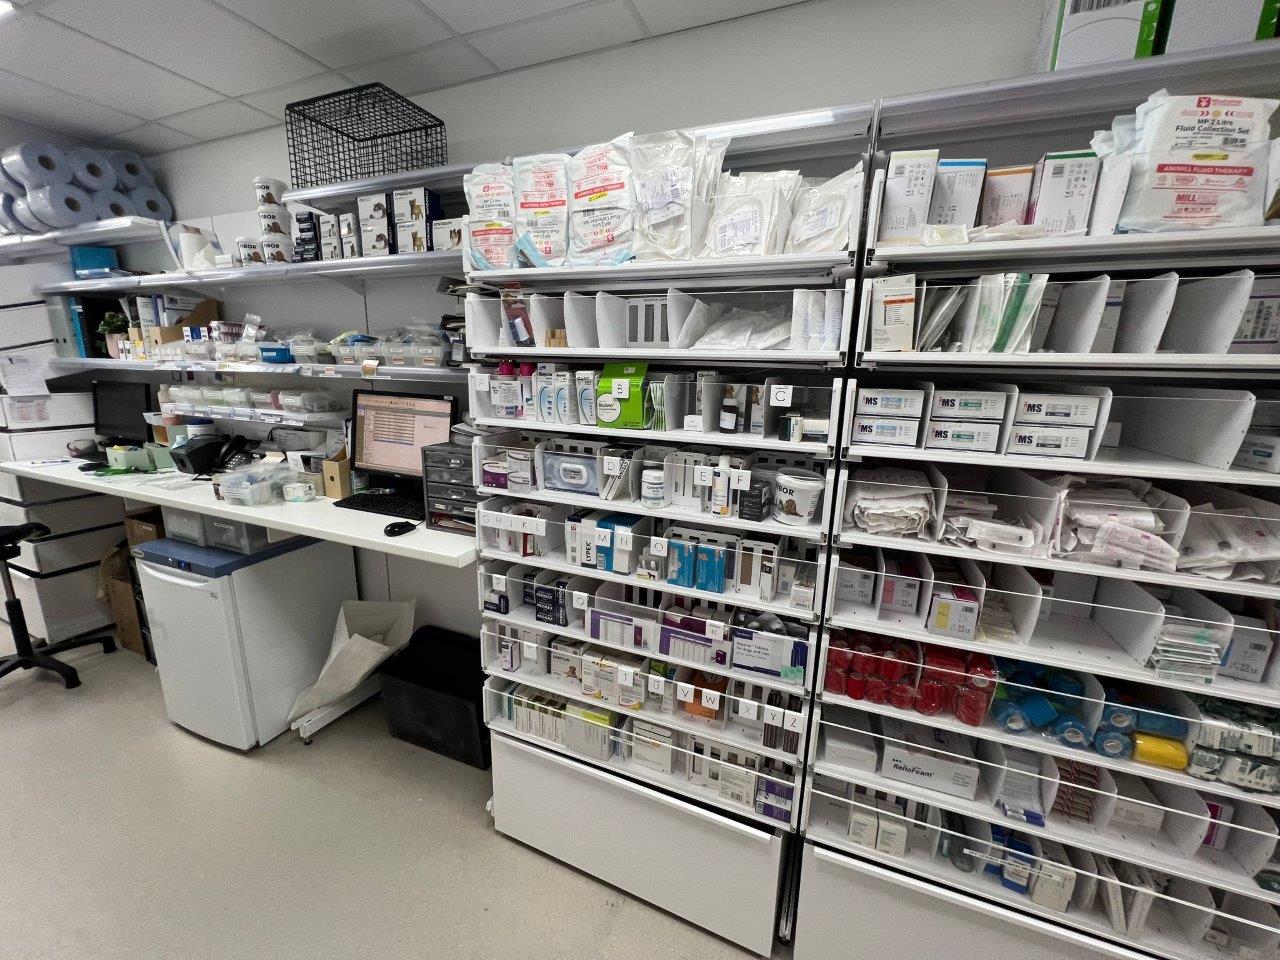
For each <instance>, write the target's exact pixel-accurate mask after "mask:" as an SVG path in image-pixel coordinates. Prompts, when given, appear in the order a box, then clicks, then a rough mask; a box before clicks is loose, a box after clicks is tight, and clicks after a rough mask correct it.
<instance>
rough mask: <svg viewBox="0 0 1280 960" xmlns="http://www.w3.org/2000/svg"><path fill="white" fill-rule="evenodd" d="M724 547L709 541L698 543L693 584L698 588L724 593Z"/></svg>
mask: <svg viewBox="0 0 1280 960" xmlns="http://www.w3.org/2000/svg"><path fill="white" fill-rule="evenodd" d="M725 553H726V551H725V549H724V547H715V546H712V545H711V544H709V543H703V544H699V546H698V550H697V558H696V561H695V573H694V581H693V585H694V586H695V587H697V588H698V589H699V590H708V591H710V592H711V593H724V577H725V569H724V565H725Z"/></svg>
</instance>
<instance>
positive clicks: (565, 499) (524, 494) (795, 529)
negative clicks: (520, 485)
mask: <svg viewBox="0 0 1280 960" xmlns="http://www.w3.org/2000/svg"><path fill="white" fill-rule="evenodd" d="M476 489H477V490H479V491H480V492H481V493H485V494H488V495H489V496H492V497H514V498H516V499H518V500H535V501H537V502H539V503H564V504H568V505H569V506H573V507H585V508H586V509H589V510H610V511H614V512H616V513H627V514H631V515H632V516H637V517H659V518H661V519H663V520H680V521H683V522H685V523H696V524H699V525H701V526H704V527H719V528H722V529H728V530H739V531H742V532H744V533H753V534H759V533H765V534H771V535H773V536H778V537H793V538H795V539H796V540H804V541H806V542H811V543H825V542H826V538H827V535H826V531H825V530H824V529H823V527H822V525H821V524H819V523H817V522H814V523H807V524H805V525H804V526H793V525H791V524H788V523H782V522H780V521H778V520H758V521H752V520H743V519H742V518H741V517H721V516H717V515H716V514H714V513H703V512H701V511H694V510H684V509H681V508H680V507H658V508H656V509H655V508H652V507H646V506H645V505H644V504H642V503H640V502H638V501H634V500H602V499H601V498H600V497H589V496H586V495H584V494H581V493H563V492H561V491H559V490H502V489H499V488H497V487H483V486H481V487H477V488H476Z"/></svg>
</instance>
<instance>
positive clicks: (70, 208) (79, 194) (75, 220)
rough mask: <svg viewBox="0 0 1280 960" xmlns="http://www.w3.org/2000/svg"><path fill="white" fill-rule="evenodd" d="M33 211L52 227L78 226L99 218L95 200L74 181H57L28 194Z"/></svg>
mask: <svg viewBox="0 0 1280 960" xmlns="http://www.w3.org/2000/svg"><path fill="white" fill-rule="evenodd" d="M27 203H28V205H29V206H30V207H31V212H32V213H34V214H35V215H36V216H37V217H39V218H40V220H41V221H43V222H44V223H47V224H49V226H51V227H58V228H62V227H78V226H80V224H82V223H89V222H90V221H92V220H96V219H97V214H96V213H94V212H93V200H92V199H91V198H90V197H89V194H87V193H85V192H84V191H83V190H81V189H80V188H79V187H77V186H76V185H75V184H73V183H55V184H52V185H50V186H47V187H41V188H40V189H39V190H32V191H31V192H30V193H29V194H27Z"/></svg>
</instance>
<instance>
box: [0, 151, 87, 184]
mask: <svg viewBox="0 0 1280 960" xmlns="http://www.w3.org/2000/svg"><path fill="white" fill-rule="evenodd" d="M0 165H3V166H4V170H5V173H7V174H9V176H11V177H13V179H15V180H17V181H18V182H19V183H20V184H22V185H23V186H24V187H26V188H27V190H29V191H30V190H37V189H39V188H40V187H47V186H50V185H52V184H56V183H70V182H71V164H70V163H68V162H67V155H66V154H65V153H63V152H62V151H61V150H59V149H58V148H57V147H55V146H54V145H53V144H52V143H45V142H44V141H43V140H28V141H27V142H26V143H19V144H17V145H16V146H13V147H10V148H9V149H7V150H6V151H5V152H4V154H3V155H2V156H0Z"/></svg>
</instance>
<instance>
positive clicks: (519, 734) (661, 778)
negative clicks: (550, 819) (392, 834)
mask: <svg viewBox="0 0 1280 960" xmlns="http://www.w3.org/2000/svg"><path fill="white" fill-rule="evenodd" d="M499 695H500V696H504V697H505V696H506V694H499ZM489 729H490V730H492V731H493V732H494V733H498V734H501V735H502V736H504V737H511V738H512V739H513V740H522V741H524V742H525V743H532V744H535V745H536V746H539V747H542V748H544V749H546V750H552V751H554V752H556V753H559V754H563V755H564V756H566V757H572V758H573V759H574V760H578V761H580V762H581V763H586V764H590V765H591V766H593V767H599V768H600V769H602V770H608V771H610V772H612V773H616V774H619V775H621V776H624V777H627V778H629V779H631V780H637V781H639V782H640V783H645V784H648V785H650V786H654V787H659V788H661V789H663V790H666V791H668V792H669V793H674V794H677V795H679V796H682V797H688V798H690V799H692V800H697V801H699V802H700V803H705V804H709V805H711V806H713V807H717V808H719V809H721V810H727V811H729V812H731V813H736V814H737V815H738V816H740V817H745V818H747V819H748V820H753V821H755V822H756V823H761V824H764V825H765V826H769V827H775V828H777V829H780V830H786V829H788V827H789V825H788V824H786V823H783V822H782V821H781V820H775V819H774V818H773V817H767V816H765V815H764V814H762V813H756V811H755V809H754V808H753V807H747V806H744V805H742V804H740V803H733V802H732V801H729V800H724V799H721V797H720V793H719V791H718V790H714V789H711V788H709V787H705V786H702V785H701V784H697V783H693V782H692V781H690V780H689V779H688V777H687V776H686V775H685V773H684V770H683V769H681V768H677V769H676V771H675V772H674V773H671V774H664V773H660V772H659V771H657V770H651V769H649V768H648V767H646V766H643V765H641V764H638V763H636V762H635V761H634V760H626V759H623V758H622V757H619V756H617V755H616V754H615V755H614V756H611V757H610V758H609V759H608V760H597V759H596V758H595V757H588V756H586V755H585V754H581V753H578V752H577V751H574V750H570V749H569V748H568V747H566V746H564V745H563V744H561V743H557V742H556V741H554V740H544V739H543V738H542V737H535V736H533V735H532V734H528V733H524V732H523V731H520V730H517V729H516V726H515V724H514V723H512V722H511V721H510V720H507V719H506V718H505V717H494V718H493V719H492V720H490V721H489ZM801 789H802V784H801V782H800V780H799V779H798V778H797V781H796V786H795V792H796V794H797V795H799V793H800V790H801Z"/></svg>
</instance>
